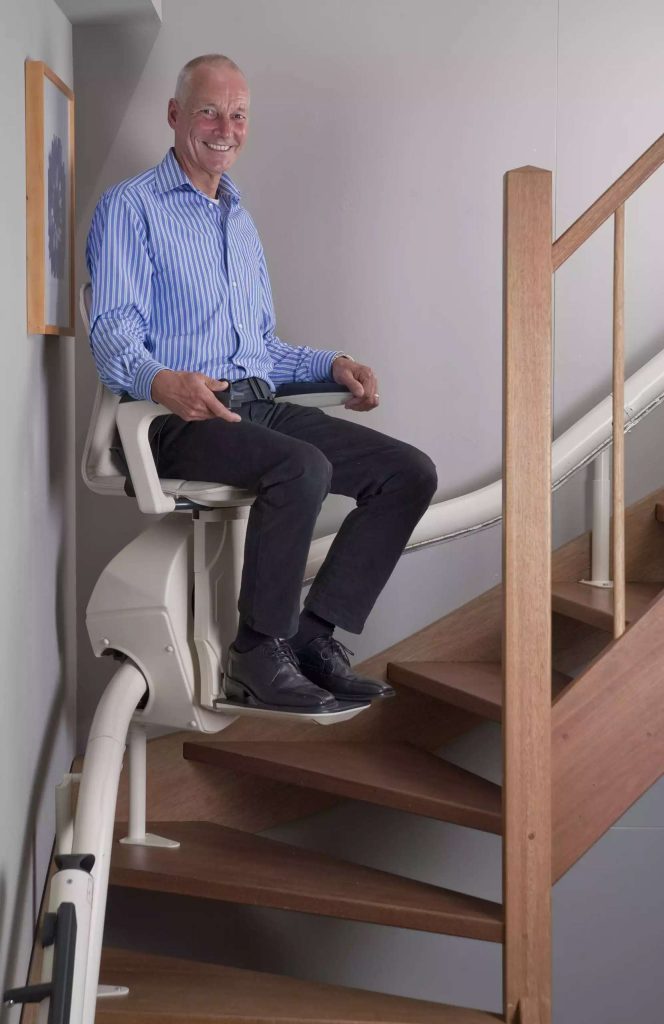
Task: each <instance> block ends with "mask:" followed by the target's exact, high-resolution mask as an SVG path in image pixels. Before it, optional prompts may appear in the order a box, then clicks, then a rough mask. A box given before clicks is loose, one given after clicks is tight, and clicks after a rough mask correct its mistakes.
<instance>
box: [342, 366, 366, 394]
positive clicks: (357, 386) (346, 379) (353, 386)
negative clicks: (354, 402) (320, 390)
mask: <svg viewBox="0 0 664 1024" xmlns="http://www.w3.org/2000/svg"><path fill="white" fill-rule="evenodd" d="M341 378H342V379H341V381H340V382H339V383H340V384H343V385H344V387H347V388H348V390H349V391H350V393H351V395H353V397H354V398H362V396H363V395H364V387H363V386H362V383H361V382H360V381H359V380H358V379H357V377H355V376H354V375H353V373H352V371H351V370H344V372H343V374H341Z"/></svg>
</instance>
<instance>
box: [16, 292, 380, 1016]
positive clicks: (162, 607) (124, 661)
mask: <svg viewBox="0 0 664 1024" xmlns="http://www.w3.org/2000/svg"><path fill="white" fill-rule="evenodd" d="M90 302H91V288H90V285H89V284H86V285H84V286H83V288H82V289H81V296H80V308H81V315H82V318H83V322H84V324H85V327H86V330H89V310H90ZM284 391H287V392H288V393H287V394H283V396H282V397H281V398H280V397H277V401H279V400H284V399H285V400H287V401H289V402H298V403H300V404H308V405H317V406H331V405H341V404H342V403H343V402H344V401H345V400H346V397H347V392H346V391H345V389H339V387H338V386H337V385H325V384H323V385H319V384H311V385H306V386H302V385H295V386H293V387H288V388H286V389H284ZM168 413H169V410H168V409H166V408H165V407H163V406H160V405H157V404H155V403H153V402H120V399H119V398H118V396H116V395H113V394H112V393H111V392H110V391H108V390H107V389H106V388H105V387H104V386H103V385H102V384H101V383H100V384H99V385H98V388H97V395H96V398H95V403H94V408H93V412H92V418H91V422H90V428H89V431H88V436H87V440H86V443H85V448H84V452H83V464H82V472H83V478H84V480H85V483H86V484H87V486H88V487H89V488H90V489H91V490H93V491H95V492H96V493H97V494H111V495H121V496H122V495H127V494H131V493H132V489H133V491H134V493H135V497H136V501H137V503H138V507H139V508H140V510H141V511H142V512H145V513H148V514H152V515H154V516H155V517H159V518H157V519H156V521H155V522H154V523H153V525H151V526H149V527H148V528H147V529H146V530H145V531H144V532H143V533H141V534H140V535H139V536H138V537H136V538H135V539H134V540H132V541H131V542H130V543H129V544H128V545H127V546H126V547H125V548H124V549H123V550H122V551H120V552H119V554H117V555H116V556H115V558H113V559H112V560H111V562H110V563H109V564H108V565H107V566H106V568H105V569H104V571H103V572H102V574H101V576H100V577H99V580H98V581H97V584H96V586H95V588H94V590H93V592H92V596H91V597H90V601H89V604H88V609H87V628H88V633H89V636H90V642H91V644H92V648H93V650H94V652H95V654H96V655H97V656H99V657H102V656H109V657H113V658H115V659H116V660H117V661H118V663H119V665H118V669H117V671H116V672H115V674H114V676H113V678H112V679H111V681H110V683H109V684H108V686H107V688H106V690H105V692H104V694H103V695H102V698H101V700H100V702H99V705H98V706H97V710H96V712H95V716H94V719H93V722H92V726H91V729H90V734H89V738H88V744H87V747H86V752H85V760H84V765H83V770H82V773H81V774H80V775H67V776H65V779H64V780H63V783H62V784H61V785H60V786H59V787H57V793H56V810H57V815H56V818H57V825H56V828H57V835H56V857H55V861H56V867H57V871H56V872H55V874H54V875H53V878H52V880H51V887H50V896H49V909H48V913H47V914H46V919H45V924H44V928H43V931H42V935H41V937H40V938H41V943H42V947H43V951H44V955H43V968H42V982H41V984H37V985H28V986H25V987H23V988H20V989H14V990H11V991H9V992H6V993H5V1001H6V1002H7V1003H9V1004H12V1003H16V1004H18V1003H26V1002H35V1003H39V1004H40V1010H39V1017H38V1021H39V1024H93V1022H94V1018H95V1008H96V1003H97V999H98V998H102V997H105V998H112V997H116V996H121V995H123V994H124V993H125V992H126V990H122V989H119V988H104V987H98V978H99V966H100V960H101V947H102V934H103V925H104V916H105V910H106V893H107V889H108V875H109V865H110V857H111V847H112V843H113V829H114V825H115V808H116V801H117V791H118V784H119V780H120V773H121V770H122V762H123V757H124V751H125V746H128V748H129V829H128V835H127V836H126V837H125V838H124V839H122V840H121V842H127V843H132V844H135V845H144V846H162V847H169V848H176V847H177V846H178V845H179V844H178V843H177V842H174V841H172V840H169V839H168V838H164V837H161V836H154V835H150V834H149V833H146V829H145V819H146V727H147V726H148V725H150V726H158V727H161V728H167V729H178V730H182V729H184V730H189V731H192V732H200V733H214V732H220V731H221V730H223V729H225V728H226V727H227V726H228V725H230V724H231V723H232V722H233V721H235V719H236V718H237V717H238V716H250V717H254V718H272V719H275V717H276V718H278V719H279V720H284V719H290V720H298V721H301V720H305V721H309V722H311V721H313V722H316V723H318V724H320V725H330V724H334V723H337V722H342V721H347V720H348V719H350V718H354V717H355V716H356V715H358V714H360V713H361V712H363V711H365V710H366V709H367V708H368V707H369V706H370V705H369V704H368V703H367V704H360V705H357V704H352V705H351V704H343V703H341V702H337V703H336V704H335V705H333V708H332V710H331V711H327V712H322V711H320V710H318V711H316V712H315V713H307V712H305V713H302V712H288V711H278V712H277V711H268V710H265V709H261V708H251V707H247V706H245V705H238V704H234V703H232V702H230V701H228V700H227V699H226V698H225V696H224V694H223V690H222V679H223V667H222V666H223V663H224V654H225V652H226V650H227V648H228V645H229V644H230V643H231V642H232V640H233V638H234V636H235V633H236V631H237V625H238V611H237V598H238V594H239V587H240V578H241V573H242V560H243V551H244V540H245V534H246V529H247V519H248V516H249V511H250V508H251V504H252V502H253V500H254V496H253V495H252V494H251V493H250V492H249V491H245V490H239V489H237V488H234V487H228V486H224V485H220V484H217V483H211V482H205V481H188V480H164V479H159V477H158V475H157V470H156V467H155V464H154V459H153V457H152V452H151V449H150V444H149V440H148V432H149V427H150V424H151V422H152V420H153V419H155V417H157V416H162V415H167V414H168ZM116 426H117V430H118V432H119V435H120V439H121V442H122V450H123V454H124V458H125V460H126V463H127V466H128V469H129V477H130V480H128V478H127V477H126V475H125V473H124V472H123V471H122V470H121V469H120V468H118V464H117V458H116V457H115V456H114V454H113V450H112V449H113V447H114V443H115V441H116V433H115V431H116ZM76 782H80V788H79V792H78V800H77V802H76V809H75V811H74V809H73V799H72V797H73V785H74V784H75V783H76Z"/></svg>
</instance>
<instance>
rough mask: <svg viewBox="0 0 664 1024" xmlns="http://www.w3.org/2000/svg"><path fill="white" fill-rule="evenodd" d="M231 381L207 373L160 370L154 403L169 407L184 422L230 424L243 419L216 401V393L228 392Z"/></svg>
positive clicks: (153, 390)
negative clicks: (222, 421)
mask: <svg viewBox="0 0 664 1024" xmlns="http://www.w3.org/2000/svg"><path fill="white" fill-rule="evenodd" d="M227 387H228V382H227V381H223V382H221V381H218V380H214V378H213V377H206V376H205V374H204V373H189V372H187V371H185V370H160V371H159V373H158V374H157V375H156V376H155V378H154V379H153V381H152V390H151V395H152V401H153V402H159V403H160V404H161V405H165V406H166V408H167V409H170V410H171V412H174V413H175V415H176V416H179V417H180V419H183V420H213V419H220V420H228V421H229V423H236V422H237V421H238V420H239V419H240V417H239V416H238V414H237V413H236V412H231V411H230V409H227V408H226V406H225V405H222V404H221V402H220V401H219V400H218V399H217V398H215V396H214V394H213V392H214V391H225V390H226V388H227Z"/></svg>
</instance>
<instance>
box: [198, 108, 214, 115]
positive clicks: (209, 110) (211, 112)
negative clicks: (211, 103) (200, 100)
mask: <svg viewBox="0 0 664 1024" xmlns="http://www.w3.org/2000/svg"><path fill="white" fill-rule="evenodd" d="M201 113H202V114H205V116H206V117H216V116H217V111H216V110H215V109H214V107H203V109H202V111H201Z"/></svg>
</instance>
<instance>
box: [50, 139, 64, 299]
mask: <svg viewBox="0 0 664 1024" xmlns="http://www.w3.org/2000/svg"><path fill="white" fill-rule="evenodd" d="M63 152H64V151H63V146H62V139H61V138H60V136H59V135H54V136H53V139H52V141H51V148H50V151H49V154H48V259H49V264H50V267H51V275H52V276H53V277H55V278H57V279H58V280H59V281H61V280H62V279H63V278H64V276H65V256H66V250H67V245H66V237H65V232H66V228H67V219H66V202H65V188H66V183H67V178H66V172H65V161H64V155H63Z"/></svg>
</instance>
